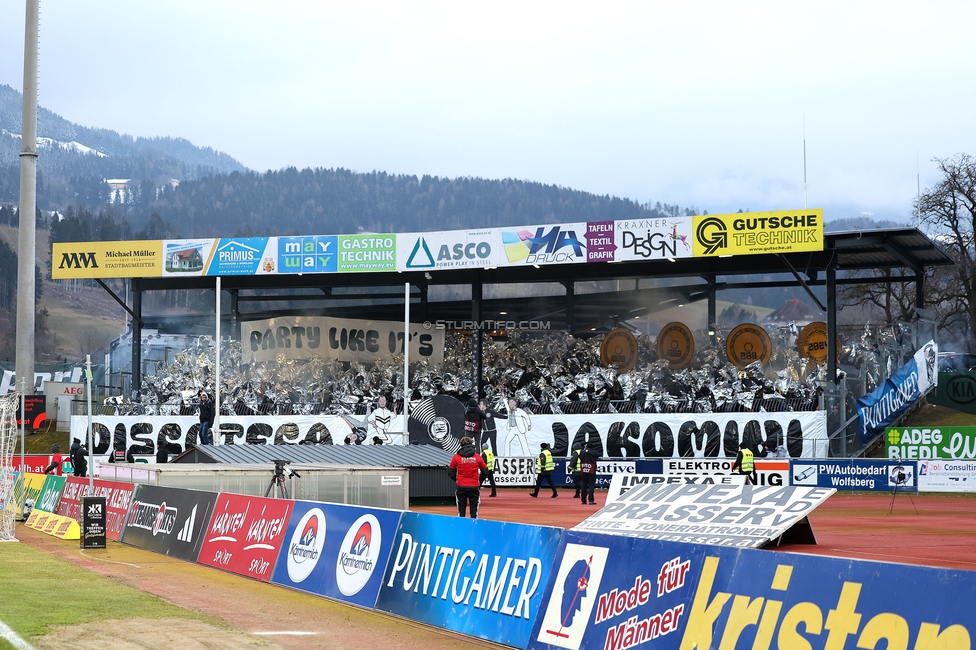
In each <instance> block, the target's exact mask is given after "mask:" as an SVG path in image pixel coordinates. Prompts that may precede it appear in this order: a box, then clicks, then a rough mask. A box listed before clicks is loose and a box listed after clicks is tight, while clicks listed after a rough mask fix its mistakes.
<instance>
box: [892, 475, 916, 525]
mask: <svg viewBox="0 0 976 650" xmlns="http://www.w3.org/2000/svg"><path fill="white" fill-rule="evenodd" d="M895 470H896V471H897V474H895V487H894V489H893V490H892V491H891V504H890V505H889V506H888V514H889V515H890V514H891V511H892V510H894V509H895V495H897V494H898V487H899V486H901V485H904V486H907V485H908V477H907V476H905V472H904V469H903V467H902V466H901V465H898V466H896V467H895ZM905 494H907V495H908V500H909V501H911V502H912V508H914V510H915V514H916V515H917V514H918V508H917V507H915V499H913V498H912V493H911V492H908V491H907V490H906V491H905Z"/></svg>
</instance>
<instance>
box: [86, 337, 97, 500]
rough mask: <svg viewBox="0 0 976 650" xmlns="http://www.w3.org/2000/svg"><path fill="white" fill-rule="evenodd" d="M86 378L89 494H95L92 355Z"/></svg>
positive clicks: (88, 358)
mask: <svg viewBox="0 0 976 650" xmlns="http://www.w3.org/2000/svg"><path fill="white" fill-rule="evenodd" d="M85 378H86V380H87V382H88V494H91V495H94V494H95V465H94V464H93V463H94V460H93V459H92V394H91V380H92V371H91V355H90V354H86V355H85Z"/></svg>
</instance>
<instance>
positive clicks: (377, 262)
mask: <svg viewBox="0 0 976 650" xmlns="http://www.w3.org/2000/svg"><path fill="white" fill-rule="evenodd" d="M338 270H339V272H340V273H343V272H346V273H348V272H350V271H358V272H360V273H361V272H363V271H396V235H339V264H338Z"/></svg>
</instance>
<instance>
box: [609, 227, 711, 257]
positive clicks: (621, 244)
mask: <svg viewBox="0 0 976 650" xmlns="http://www.w3.org/2000/svg"><path fill="white" fill-rule="evenodd" d="M692 227H693V226H692V221H691V217H668V218H664V219H633V220H627V221H616V222H614V231H613V242H614V244H615V245H616V250H615V251H614V259H615V260H616V261H618V262H620V261H630V262H634V261H646V260H666V259H678V258H683V257H691V256H692V250H691V242H692Z"/></svg>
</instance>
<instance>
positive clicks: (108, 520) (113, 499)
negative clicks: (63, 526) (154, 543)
mask: <svg viewBox="0 0 976 650" xmlns="http://www.w3.org/2000/svg"><path fill="white" fill-rule="evenodd" d="M92 483H93V487H94V488H95V490H94V492H92V493H91V494H89V492H88V479H87V478H81V477H77V476H69V477H68V480H67V481H65V483H64V489H63V490H62V491H61V501H60V502H59V503H58V514H59V515H62V516H64V517H70V518H71V519H75V520H80V519H81V499H82V497H86V496H97V497H104V498H105V534H106V535H107V536H108V538H109V539H111V540H114V541H116V542H117V541H119V537H121V535H122V529H123V528H124V527H125V518H126V515H128V513H129V506H130V505H131V504H132V493H133V491H134V490H135V486H134V485H133V484H132V483H122V482H116V481H103V480H101V479H97V478H96V479H94V480H93V481H92Z"/></svg>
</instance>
